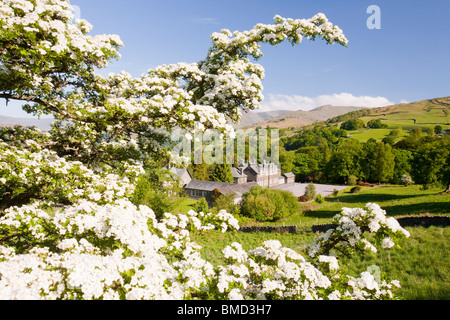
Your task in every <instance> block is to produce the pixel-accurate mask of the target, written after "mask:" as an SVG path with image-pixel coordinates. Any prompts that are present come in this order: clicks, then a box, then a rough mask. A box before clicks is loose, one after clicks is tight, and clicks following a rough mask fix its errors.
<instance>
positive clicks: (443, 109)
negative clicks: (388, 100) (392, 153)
mask: <svg viewBox="0 0 450 320" xmlns="http://www.w3.org/2000/svg"><path fill="white" fill-rule="evenodd" d="M449 102H450V98H449V97H445V98H438V99H432V100H423V101H418V102H413V103H408V104H400V105H395V106H389V107H383V108H377V109H374V110H373V113H372V114H370V115H368V116H365V117H361V118H360V119H361V120H363V121H364V122H365V123H367V122H369V121H370V120H374V119H381V122H382V123H383V124H385V125H387V128H380V129H370V128H364V129H360V130H354V131H349V134H350V135H351V136H352V137H353V138H355V139H357V140H359V141H360V142H365V141H367V140H369V139H370V138H374V139H377V140H381V139H383V138H385V137H386V136H388V135H389V133H390V131H391V130H393V129H397V128H402V129H403V131H402V132H401V134H400V135H399V136H398V137H397V141H398V140H400V139H401V138H404V137H406V136H407V135H408V130H411V129H412V128H421V129H422V131H424V132H429V131H430V130H433V129H434V127H435V126H436V125H440V126H441V127H442V129H443V130H444V131H445V130H446V131H450V111H449V110H450V109H449V107H448V106H449Z"/></svg>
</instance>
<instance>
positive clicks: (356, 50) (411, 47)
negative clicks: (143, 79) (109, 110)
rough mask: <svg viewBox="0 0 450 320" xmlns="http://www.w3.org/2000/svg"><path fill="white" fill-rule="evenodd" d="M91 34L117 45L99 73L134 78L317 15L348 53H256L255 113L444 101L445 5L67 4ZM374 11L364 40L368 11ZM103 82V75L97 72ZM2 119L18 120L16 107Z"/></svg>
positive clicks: (447, 87)
mask: <svg viewBox="0 0 450 320" xmlns="http://www.w3.org/2000/svg"><path fill="white" fill-rule="evenodd" d="M71 3H72V4H73V5H77V6H79V8H80V15H81V18H83V19H86V20H88V21H89V22H90V23H91V24H92V25H93V26H94V28H93V31H92V33H93V34H103V33H114V34H118V35H120V37H121V39H122V41H123V42H124V44H125V46H124V48H122V49H121V51H120V52H121V54H122V58H121V59H120V60H119V61H118V62H114V63H112V64H111V65H110V66H109V67H108V69H107V70H105V71H104V72H105V74H106V73H107V72H120V71H122V70H125V71H127V72H130V73H131V74H132V75H134V76H138V75H140V74H141V73H144V72H146V71H147V70H148V69H150V68H154V67H156V66H158V65H160V64H170V63H177V62H196V61H199V60H202V59H203V58H204V57H205V55H206V53H207V50H208V48H209V46H210V35H211V34H212V33H213V32H217V31H220V30H221V29H223V28H227V29H230V30H231V31H234V30H240V31H243V30H247V29H250V28H252V27H253V26H254V25H255V24H257V23H260V22H261V23H272V22H273V17H274V16H275V15H276V14H279V15H281V16H283V17H290V18H310V17H312V16H313V15H314V14H316V13H318V12H323V13H325V15H326V16H327V17H328V18H329V20H330V21H331V22H333V23H334V24H336V25H338V26H339V27H340V28H341V29H343V31H344V34H345V35H346V37H347V38H348V40H349V45H348V48H343V47H341V46H339V45H331V46H330V45H326V44H325V42H324V41H315V42H312V41H303V42H302V43H301V44H300V45H299V46H294V47H292V46H291V45H290V44H289V43H286V44H281V45H278V46H277V47H271V46H269V45H267V46H266V45H264V46H263V52H264V57H263V58H262V59H261V60H260V61H259V63H260V64H262V65H263V66H264V68H265V70H266V79H265V80H264V82H263V85H264V96H265V97H266V99H265V101H264V102H263V110H269V109H276V108H278V109H306V110H307V109H311V108H313V107H315V106H320V105H323V104H335V105H364V106H367V107H376V106H381V105H387V104H391V103H400V102H412V101H417V100H423V99H428V98H435V97H442V96H448V95H450V81H449V78H450V59H449V53H450V36H449V32H450V19H448V15H449V14H450V1H448V0H427V1H405V0H395V1H393V0H390V1H385V0H372V1H365V0H347V1H336V0H334V1H333V0H315V1H311V0H310V1H302V0H297V1H286V0H276V1H267V0H238V1H235V0H233V1H216V0H209V1H206V0H190V1H181V0H165V1H148V0H145V1H144V0H127V1H124V0H72V1H71ZM370 5H377V6H379V8H380V10H381V29H374V30H370V29H368V28H367V25H366V21H367V19H368V18H369V17H370V14H368V13H367V12H366V11H367V8H368V7H369V6H370ZM102 73H103V71H102ZM4 104H5V103H4V101H0V114H4V115H10V116H21V115H23V113H21V112H19V111H18V110H19V109H20V108H19V107H17V106H10V107H8V110H6V109H5V107H4Z"/></svg>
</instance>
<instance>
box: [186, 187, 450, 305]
mask: <svg viewBox="0 0 450 320" xmlns="http://www.w3.org/2000/svg"><path fill="white" fill-rule="evenodd" d="M441 191H442V189H428V190H421V188H420V186H409V187H403V186H391V185H387V186H379V187H376V188H369V187H365V188H363V190H362V191H361V192H360V193H357V194H352V193H350V192H348V191H345V190H344V191H343V192H342V191H341V192H340V194H338V196H337V197H333V196H331V197H328V198H327V201H326V202H325V203H323V204H321V205H319V204H314V203H312V204H303V206H302V212H300V213H299V214H297V215H295V216H291V217H289V218H287V219H285V220H283V221H279V222H277V223H276V224H277V225H280V224H285V225H294V224H295V225H298V226H299V230H300V232H299V233H298V234H279V233H244V232H236V231H233V232H227V233H224V234H223V233H221V232H219V231H209V232H205V233H202V234H200V235H196V236H194V240H195V241H196V242H197V243H199V244H200V245H201V246H202V247H203V249H202V254H203V257H204V258H205V259H207V260H208V261H210V262H212V263H214V264H221V263H224V260H223V256H222V250H223V249H224V248H225V247H226V246H227V245H229V244H231V243H232V242H239V243H241V244H242V245H243V247H244V248H245V249H247V250H248V249H251V248H255V247H257V246H259V245H261V243H262V242H263V241H265V240H269V239H277V240H279V241H280V242H281V243H282V244H283V245H284V246H285V247H289V248H292V249H294V250H296V251H298V252H300V253H302V254H304V255H305V256H306V254H305V252H303V251H302V249H303V248H304V246H305V245H307V244H308V243H311V242H312V241H313V239H314V237H315V234H313V233H312V232H311V231H310V227H311V226H312V225H314V224H325V223H329V222H330V221H331V218H332V217H333V216H334V215H335V214H337V213H338V212H339V211H340V210H341V208H342V207H363V206H364V205H365V204H366V203H368V202H375V203H377V204H379V205H380V206H381V207H382V208H383V209H385V210H386V212H387V215H389V216H394V217H395V216H397V217H398V216H404V215H417V214H424V213H430V214H444V215H450V194H449V193H446V194H444V193H441ZM407 230H408V231H409V232H410V233H411V237H410V238H408V239H405V240H402V241H401V242H400V246H401V249H398V248H396V249H392V250H384V251H383V250H380V252H379V253H378V254H377V255H376V256H371V255H364V256H354V257H352V258H351V259H343V260H342V261H341V263H342V265H343V267H345V268H348V272H349V273H350V274H354V275H357V274H359V273H361V272H362V271H365V270H366V269H367V268H368V267H369V266H371V265H375V266H377V267H379V268H380V270H381V273H382V274H386V275H388V276H389V278H391V279H398V280H400V283H401V284H402V288H401V289H400V290H399V292H398V294H399V295H400V296H401V297H402V298H404V299H408V300H415V299H420V300H423V299H433V300H434V299H445V300H448V299H450V256H449V254H448V253H449V252H450V242H449V240H448V239H449V237H450V228H449V227H430V228H423V227H408V228H407Z"/></svg>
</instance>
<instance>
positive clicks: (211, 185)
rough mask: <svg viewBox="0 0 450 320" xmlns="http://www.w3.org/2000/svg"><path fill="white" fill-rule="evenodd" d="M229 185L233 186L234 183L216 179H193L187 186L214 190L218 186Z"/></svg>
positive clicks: (188, 187)
mask: <svg viewBox="0 0 450 320" xmlns="http://www.w3.org/2000/svg"><path fill="white" fill-rule="evenodd" d="M227 185H232V186H233V185H234V184H233V183H225V182H216V181H203V180H191V182H189V183H188V185H187V186H186V187H185V188H186V189H195V190H202V191H213V190H214V189H216V188H220V187H225V186H227Z"/></svg>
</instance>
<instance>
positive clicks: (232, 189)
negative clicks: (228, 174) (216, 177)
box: [218, 182, 258, 198]
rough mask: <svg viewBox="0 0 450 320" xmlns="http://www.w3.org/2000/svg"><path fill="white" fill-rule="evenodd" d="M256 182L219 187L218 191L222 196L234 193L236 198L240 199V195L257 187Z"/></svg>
mask: <svg viewBox="0 0 450 320" xmlns="http://www.w3.org/2000/svg"><path fill="white" fill-rule="evenodd" d="M257 185H258V184H257V183H256V182H249V183H243V184H232V185H229V186H222V187H219V188H218V189H219V191H220V192H222V194H228V193H234V194H235V195H236V196H237V197H238V198H240V197H242V195H243V194H244V193H246V192H248V191H249V190H250V188H251V187H254V186H257Z"/></svg>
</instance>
